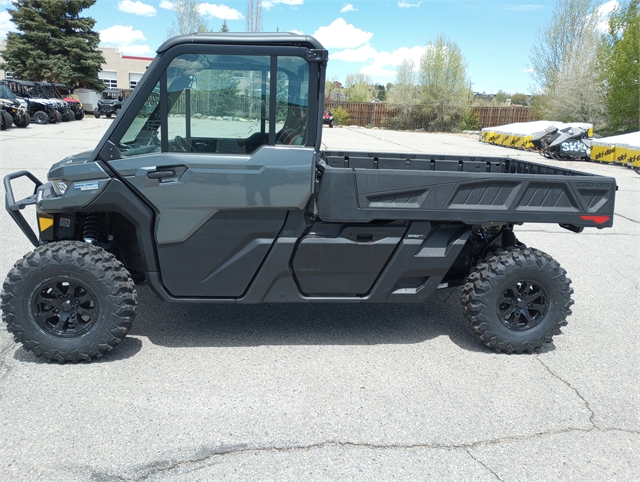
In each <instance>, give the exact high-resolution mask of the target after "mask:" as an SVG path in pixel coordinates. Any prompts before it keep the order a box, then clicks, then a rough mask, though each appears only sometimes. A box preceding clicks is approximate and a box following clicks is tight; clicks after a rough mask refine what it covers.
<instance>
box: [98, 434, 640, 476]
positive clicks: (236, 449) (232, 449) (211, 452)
mask: <svg viewBox="0 0 640 482" xmlns="http://www.w3.org/2000/svg"><path fill="white" fill-rule="evenodd" d="M591 432H620V433H631V434H634V435H638V434H640V431H636V430H627V429H617V428H608V429H599V428H598V427H597V426H596V425H595V424H593V427H592V428H588V429H584V428H573V427H569V428H566V429H558V430H548V431H545V432H538V433H533V434H530V435H514V436H509V437H502V438H497V439H491V440H480V441H477V442H473V443H462V444H451V445H445V444H408V445H399V444H387V445H379V444H371V443H362V442H340V441H327V442H318V443H315V444H309V445H285V446H273V447H264V446H263V447H260V446H255V447H250V446H248V445H246V444H240V445H235V446H221V447H220V448H218V449H206V450H204V451H202V450H201V451H200V452H199V453H200V454H201V455H200V456H196V457H194V458H192V459H187V460H182V461H178V462H172V463H171V462H166V465H165V466H162V464H163V462H153V463H151V464H149V465H147V466H146V467H147V468H149V467H151V469H150V470H148V471H147V473H146V474H144V475H141V476H138V477H136V478H127V477H123V476H117V475H115V476H114V475H111V477H116V478H117V479H118V480H127V481H128V482H138V481H143V480H147V479H148V478H149V477H152V476H153V475H158V474H163V473H169V472H171V471H173V470H176V469H179V468H182V467H186V466H189V465H193V464H198V463H202V462H205V461H207V460H212V459H214V458H216V457H220V456H225V455H243V454H250V453H268V452H273V453H277V452H280V453H293V452H308V451H312V450H319V449H324V448H331V447H333V448H336V447H337V448H365V449H371V450H419V449H428V450H463V451H465V452H466V453H467V454H469V455H470V456H471V457H472V458H473V459H474V460H475V461H477V462H478V463H479V464H481V465H483V466H484V467H486V468H487V470H489V471H490V472H491V473H492V474H494V475H495V476H496V477H497V478H498V480H501V479H500V477H498V475H497V474H496V473H494V472H493V471H492V470H491V469H490V468H489V467H488V466H486V465H485V464H484V463H482V462H481V461H479V460H478V459H476V458H475V457H474V456H473V455H471V453H469V451H470V450H472V449H474V448H477V447H481V446H486V445H499V444H502V443H510V442H526V441H530V440H534V439H537V438H542V437H545V436H551V435H560V434H569V433H591ZM143 470H144V468H143ZM101 475H103V476H105V475H106V474H101Z"/></svg>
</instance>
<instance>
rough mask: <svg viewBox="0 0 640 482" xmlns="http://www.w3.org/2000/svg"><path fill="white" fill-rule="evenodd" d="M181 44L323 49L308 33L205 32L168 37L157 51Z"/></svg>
mask: <svg viewBox="0 0 640 482" xmlns="http://www.w3.org/2000/svg"><path fill="white" fill-rule="evenodd" d="M183 44H224V45H281V46H286V45H294V46H295V45H306V46H308V47H311V48H314V49H324V47H323V46H322V44H321V43H320V42H318V41H317V40H316V39H315V38H313V37H311V36H310V35H298V34H296V33H291V32H271V33H265V32H239V33H236V32H205V33H193V34H189V35H180V36H178V37H173V38H170V39H169V40H167V41H165V42H164V43H163V44H162V45H160V47H159V48H158V50H157V52H158V53H159V54H160V53H162V52H165V51H167V50H169V49H170V48H171V47H175V46H176V45H183Z"/></svg>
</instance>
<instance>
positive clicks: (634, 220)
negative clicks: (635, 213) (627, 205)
mask: <svg viewBox="0 0 640 482" xmlns="http://www.w3.org/2000/svg"><path fill="white" fill-rule="evenodd" d="M613 215H614V216H615V217H617V218H622V219H626V220H627V221H631V222H632V223H636V224H640V221H638V220H637V219H631V218H628V217H626V216H623V215H622V214H618V213H616V212H614V213H613Z"/></svg>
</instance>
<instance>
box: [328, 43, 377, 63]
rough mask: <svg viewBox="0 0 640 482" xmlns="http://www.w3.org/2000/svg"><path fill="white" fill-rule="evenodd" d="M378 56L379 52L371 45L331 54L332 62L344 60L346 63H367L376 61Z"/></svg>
mask: <svg viewBox="0 0 640 482" xmlns="http://www.w3.org/2000/svg"><path fill="white" fill-rule="evenodd" d="M376 55H378V51H377V50H376V49H374V48H373V47H372V46H371V45H369V44H365V45H363V46H361V47H358V48H357V49H346V50H342V51H341V52H335V53H333V54H331V56H330V59H331V60H344V61H345V62H366V61H367V60H369V59H374V58H375V57H376Z"/></svg>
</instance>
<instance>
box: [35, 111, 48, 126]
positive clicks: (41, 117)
mask: <svg viewBox="0 0 640 482" xmlns="http://www.w3.org/2000/svg"><path fill="white" fill-rule="evenodd" d="M33 120H34V121H35V123H36V124H46V123H47V122H49V116H48V115H47V113H46V112H44V111H42V110H39V111H38V112H36V113H35V114H33Z"/></svg>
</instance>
